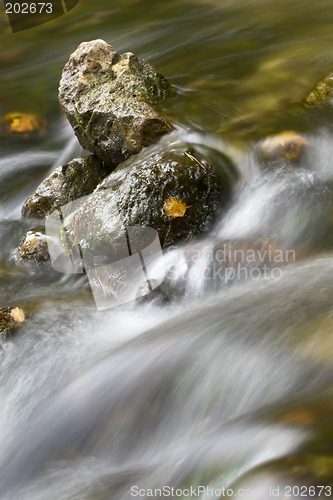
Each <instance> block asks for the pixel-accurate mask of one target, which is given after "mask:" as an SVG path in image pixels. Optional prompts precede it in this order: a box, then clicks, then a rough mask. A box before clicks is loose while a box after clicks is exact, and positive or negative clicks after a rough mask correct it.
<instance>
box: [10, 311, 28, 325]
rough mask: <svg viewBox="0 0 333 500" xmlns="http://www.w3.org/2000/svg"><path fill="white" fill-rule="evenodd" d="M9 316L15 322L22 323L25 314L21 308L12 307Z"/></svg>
mask: <svg viewBox="0 0 333 500" xmlns="http://www.w3.org/2000/svg"><path fill="white" fill-rule="evenodd" d="M10 315H11V317H12V318H13V320H14V321H15V323H19V324H21V323H23V321H24V320H25V314H24V311H23V309H20V308H19V307H15V309H12V310H11V312H10Z"/></svg>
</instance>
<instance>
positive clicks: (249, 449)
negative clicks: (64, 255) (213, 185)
mask: <svg viewBox="0 0 333 500" xmlns="http://www.w3.org/2000/svg"><path fill="white" fill-rule="evenodd" d="M332 25H333V9H332V5H331V2H329V1H328V0H318V1H317V2H309V1H304V0H303V1H300V0H293V1H291V2H287V1H286V0H281V1H280V2H279V3H276V2H273V0H248V2H246V3H245V2H243V1H241V0H232V1H231V0H179V1H178V2H172V1H171V2H170V1H169V2H166V1H163V0H157V1H156V2H154V5H152V3H151V2H148V0H123V1H120V0H114V1H111V0H96V1H95V2H93V6H92V5H91V2H88V0H80V2H79V4H78V5H77V6H76V7H75V8H74V9H73V10H71V11H70V12H69V13H68V14H66V15H65V16H63V17H60V18H58V19H56V20H54V21H52V22H50V23H46V24H44V25H41V26H39V27H36V28H34V29H30V30H26V31H22V32H19V33H15V34H13V33H11V31H10V27H9V25H8V22H7V21H6V19H5V14H4V11H3V6H2V4H1V3H0V68H1V71H0V89H1V95H0V116H3V115H5V114H6V113H10V112H16V111H20V112H26V113H37V114H39V115H41V116H43V117H44V118H45V119H46V120H47V122H48V126H47V132H46V134H45V135H44V136H41V137H39V138H38V139H36V138H33V139H28V138H24V137H19V138H13V137H11V138H8V137H4V136H0V153H1V154H0V238H1V245H0V299H1V300H0V307H5V306H12V307H17V306H19V307H22V308H23V309H25V310H26V311H27V312H28V318H27V321H25V322H24V324H23V325H22V326H21V327H20V329H19V331H18V332H17V334H15V335H14V336H10V337H7V338H2V337H0V401H1V405H0V442H1V448H0V471H1V474H0V499H1V500H18V499H20V500H45V499H48V500H109V499H112V500H130V499H131V498H152V497H153V498H180V499H182V500H184V499H186V498H200V499H201V500H208V499H216V500H217V499H222V498H225V497H229V498H241V497H243V498H250V499H253V500H259V499H265V500H267V499H268V498H274V497H275V498H280V499H288V498H291V499H298V498H300V497H303V498H317V499H323V498H327V497H331V496H332V488H333V423H332V422H333V399H332V396H333V386H332V380H333V362H332V361H333V302H332V297H333V113H332V110H331V109H330V107H329V106H328V107H323V109H321V110H307V109H305V108H304V107H302V106H301V105H300V102H301V101H302V99H304V98H305V97H306V95H307V94H308V93H309V92H310V90H311V88H312V87H313V85H314V84H315V83H316V82H317V81H318V80H319V79H321V78H322V77H323V76H325V75H326V74H327V73H328V72H329V71H331V70H332V69H333V59H332V46H333V30H332ZM95 38H102V39H104V40H106V41H107V42H108V43H110V44H112V45H113V46H114V47H115V48H116V49H117V50H119V51H120V52H122V51H127V50H128V51H133V52H134V53H135V54H137V55H139V56H140V57H143V58H145V59H146V60H148V61H150V62H152V63H153V64H154V65H155V67H157V68H158V71H160V72H161V73H162V74H164V75H165V76H166V77H167V78H168V79H169V80H170V82H171V83H172V84H173V85H175V87H176V90H177V92H176V95H174V96H173V97H171V98H169V99H167V100H166V101H165V102H163V112H164V113H165V114H166V115H167V116H168V117H169V119H170V120H171V121H172V122H173V123H175V124H176V127H177V128H176V130H175V131H174V132H172V133H171V134H169V135H167V136H166V137H164V138H163V139H162V140H161V141H160V142H159V143H158V144H157V145H154V146H152V147H151V148H148V150H147V151H146V152H145V151H143V152H142V153H140V154H139V156H138V158H132V159H131V160H130V161H132V162H135V161H139V162H140V161H143V160H144V157H145V155H146V154H149V151H150V150H152V149H153V148H155V149H157V150H158V151H162V150H165V151H167V150H168V149H169V148H170V147H171V146H172V144H174V143H177V141H181V142H186V143H191V144H196V145H197V146H198V147H199V148H206V150H207V151H211V152H213V154H216V155H227V156H228V157H229V158H231V160H232V162H233V164H234V165H235V168H236V170H237V172H238V174H239V178H240V181H239V183H238V184H237V185H236V186H235V188H234V195H233V198H232V201H231V203H230V205H229V206H228V208H227V210H226V211H224V212H223V213H221V214H220V215H219V217H218V220H216V221H215V224H214V226H213V227H212V228H211V230H210V231H209V233H206V234H204V235H202V236H201V237H200V238H199V239H198V241H194V243H193V247H192V248H193V249H194V252H196V255H197V258H196V261H195V263H194V265H193V266H192V267H191V268H190V269H188V267H187V260H186V259H187V251H188V247H187V246H186V245H185V244H184V245H182V246H180V247H178V248H172V249H171V250H170V251H168V252H166V254H165V256H164V257H163V258H162V257H161V262H160V265H161V266H165V267H166V269H167V271H169V275H168V274H167V276H168V278H167V283H166V289H167V293H168V296H169V300H167V301H163V300H159V297H158V295H154V294H152V297H151V300H149V299H147V300H137V301H134V302H131V303H127V304H124V305H122V306H119V307H114V308H110V309H106V310H104V311H97V309H96V306H95V303H94V301H93V297H92V295H91V293H90V291H89V287H88V286H87V279H86V277H85V276H82V275H65V274H60V273H57V272H55V271H54V272H43V269H36V268H29V267H25V266H22V265H19V264H18V263H17V262H15V260H14V259H13V256H14V255H15V251H16V248H17V246H18V244H19V242H20V240H21V239H22V237H23V235H24V233H25V232H26V231H27V230H28V229H31V226H30V225H29V222H27V221H23V220H22V219H21V207H22V204H23V202H24V201H25V199H26V198H27V197H28V196H29V195H30V194H31V193H32V192H33V190H34V189H35V188H36V187H37V186H38V184H39V183H40V182H41V180H43V179H44V178H45V177H46V176H47V175H48V174H49V173H50V172H51V171H52V170H53V169H54V168H55V167H57V166H58V165H60V164H64V163H66V162H68V161H69V160H71V159H72V158H74V157H75V156H77V155H79V154H82V151H83V150H82V148H81V147H80V145H79V143H78V142H77V140H76V138H75V136H74V134H73V132H72V130H71V128H70V127H69V125H68V124H67V123H66V120H65V118H64V116H63V114H62V113H61V111H60V109H59V104H58V101H57V86H58V83H59V79H60V75H61V71H62V68H63V66H64V64H65V63H66V61H67V60H68V57H69V55H70V53H71V52H73V51H74V50H75V48H76V47H77V45H78V44H79V43H80V42H81V41H84V40H91V39H95ZM290 129H292V130H296V131H297V132H298V133H301V134H302V135H303V136H304V137H305V138H306V140H307V141H308V142H309V144H310V147H309V151H308V153H307V155H306V158H305V159H304V161H303V162H301V164H300V165H298V167H297V168H288V169H281V170H279V169H278V170H275V171H274V169H272V170H271V171H263V170H262V168H261V165H260V162H259V161H258V158H257V156H256V148H255V141H257V140H260V139H262V138H264V137H265V136H266V135H267V134H273V133H277V132H280V131H284V130H290ZM258 241H259V242H261V241H264V242H266V243H265V244H266V245H268V247H267V248H270V249H271V250H272V251H273V252H274V249H275V248H276V247H278V248H282V249H288V250H289V251H290V253H287V252H286V251H285V250H284V253H283V256H284V257H283V259H282V260H280V262H279V265H278V266H276V269H275V268H274V272H269V273H268V274H267V275H266V274H262V273H261V272H260V273H254V272H251V268H250V267H249V266H246V269H245V270H244V272H243V274H242V276H238V277H235V276H233V277H232V279H225V277H223V278H221V275H220V274H219V272H217V273H214V272H210V273H208V274H207V273H206V270H207V255H210V254H211V252H212V251H213V249H214V248H215V245H216V244H219V243H220V242H224V244H227V245H229V243H230V244H234V243H235V242H236V245H237V244H238V245H239V244H241V245H245V247H246V245H248V244H249V245H250V246H251V245H253V242H258ZM249 242H250V243H249ZM191 245H192V243H191ZM269 245H271V246H269ZM241 248H244V246H241ZM260 248H261V247H260ZM264 251H265V250H262V249H261V250H260V252H264ZM260 252H259V253H258V254H257V256H258V259H259V260H260V259H261V256H262V254H260ZM265 256H266V257H267V254H265ZM261 264H262V262H261ZM171 271H172V272H171ZM170 296H171V299H170Z"/></svg>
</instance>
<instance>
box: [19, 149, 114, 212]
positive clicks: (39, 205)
mask: <svg viewBox="0 0 333 500" xmlns="http://www.w3.org/2000/svg"><path fill="white" fill-rule="evenodd" d="M108 171H109V170H108V169H107V167H106V166H105V165H104V163H103V162H101V161H99V160H98V159H97V158H96V157H95V156H93V155H92V156H83V157H79V158H75V159H74V160H72V161H70V162H69V163H68V164H67V165H62V166H60V167H58V168H56V169H55V170H54V171H53V172H52V173H51V174H50V175H49V177H47V178H46V179H45V180H44V181H42V182H41V184H40V185H39V186H38V188H37V189H36V191H35V192H34V193H33V194H32V195H31V196H30V197H29V198H28V199H27V200H26V201H25V203H24V205H23V207H22V215H23V216H24V217H31V218H35V219H44V218H45V217H46V216H47V215H48V214H49V213H51V212H52V211H53V210H56V209H59V208H60V207H61V206H62V205H65V204H66V203H69V202H70V201H74V200H76V199H77V198H80V197H81V196H85V195H87V194H90V193H92V192H93V190H94V189H95V187H96V186H97V185H98V184H99V183H100V182H101V180H102V179H103V178H104V177H105V176H106V175H107V173H108Z"/></svg>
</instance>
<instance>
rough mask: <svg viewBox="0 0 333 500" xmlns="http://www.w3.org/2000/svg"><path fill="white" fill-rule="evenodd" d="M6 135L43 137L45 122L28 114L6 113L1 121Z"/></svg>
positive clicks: (36, 116)
mask: <svg viewBox="0 0 333 500" xmlns="http://www.w3.org/2000/svg"><path fill="white" fill-rule="evenodd" d="M2 122H3V123H4V128H5V132H6V133H7V134H11V135H14V134H19V135H23V136H29V135H31V134H36V133H37V134H38V135H44V134H45V131H46V120H45V119H44V118H42V117H40V116H38V115H32V114H28V113H8V114H7V115H5V116H4V117H3V119H2Z"/></svg>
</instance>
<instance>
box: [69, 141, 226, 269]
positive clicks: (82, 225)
mask: <svg viewBox="0 0 333 500" xmlns="http://www.w3.org/2000/svg"><path fill="white" fill-rule="evenodd" d="M223 161H224V163H223V165H219V168H215V167H213V166H212V165H211V164H210V163H207V162H206V161H205V160H204V159H203V158H202V156H201V155H200V154H198V153H197V152H195V151H194V150H186V148H183V149H180V150H173V151H167V152H160V153H156V152H153V153H152V154H150V155H146V156H145V157H144V158H143V159H142V160H141V161H137V162H132V164H126V163H125V164H124V165H121V166H120V167H118V168H117V169H116V170H115V171H114V172H112V173H111V174H110V175H109V176H108V177H107V178H106V179H105V180H104V181H103V182H102V183H101V184H100V185H99V186H98V188H97V189H96V191H95V193H94V194H93V195H92V196H90V197H88V198H87V199H86V200H85V201H84V202H83V204H82V206H81V207H80V208H79V210H78V211H77V212H76V214H75V216H74V218H72V220H71V221H70V224H69V226H68V235H69V237H70V240H71V242H72V243H73V244H78V243H79V244H80V246H81V248H82V251H83V253H84V255H85V256H87V255H91V256H93V255H96V254H97V255H98V254H99V255H102V254H104V255H105V254H108V252H109V251H111V252H112V254H117V246H118V245H119V248H123V241H124V234H125V232H124V231H125V229H126V228H127V227H132V226H141V227H142V226H149V227H152V228H153V229H155V230H156V231H157V233H158V235H159V239H160V242H161V246H162V247H166V246H168V245H170V244H172V243H174V242H176V241H178V240H189V239H191V238H192V237H193V236H194V235H195V234H197V233H201V232H204V231H207V230H208V228H209V227H211V225H212V222H213V221H214V218H215V216H216V215H217V213H218V212H219V211H220V209H221V207H223V206H224V205H225V204H226V203H227V202H228V200H229V198H230V193H231V188H230V182H229V178H228V174H227V172H228V171H229V172H230V170H231V168H230V167H231V165H229V164H227V159H225V160H223ZM85 264H87V262H85Z"/></svg>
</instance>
